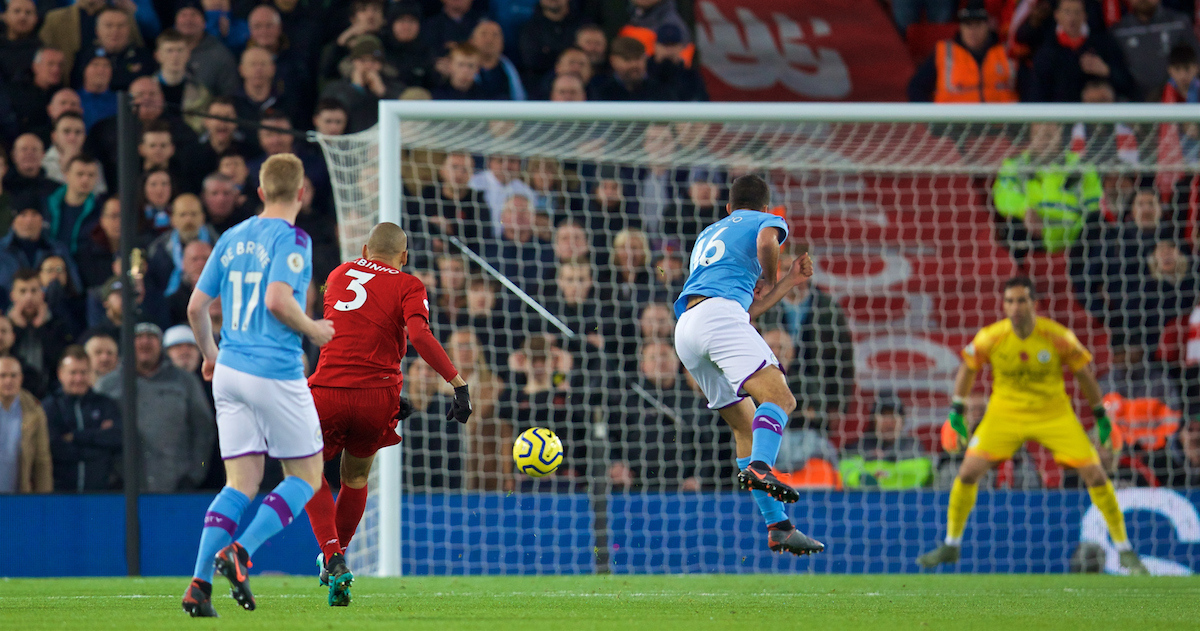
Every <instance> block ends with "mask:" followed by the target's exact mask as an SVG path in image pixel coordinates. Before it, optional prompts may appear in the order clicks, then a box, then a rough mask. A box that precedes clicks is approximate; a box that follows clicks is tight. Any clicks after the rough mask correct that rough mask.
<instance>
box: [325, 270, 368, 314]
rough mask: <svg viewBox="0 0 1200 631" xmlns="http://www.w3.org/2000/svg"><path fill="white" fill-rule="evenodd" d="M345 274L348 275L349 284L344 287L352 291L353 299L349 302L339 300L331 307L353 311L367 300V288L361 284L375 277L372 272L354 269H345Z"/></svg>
mask: <svg viewBox="0 0 1200 631" xmlns="http://www.w3.org/2000/svg"><path fill="white" fill-rule="evenodd" d="M346 275H347V276H349V277H350V284H349V285H347V286H346V289H349V290H350V291H352V292H354V300H351V301H350V302H346V301H345V300H339V301H337V302H336V303H334V305H333V308H334V309H337V310H338V311H354V310H355V309H357V308H359V307H361V306H363V303H365V302H366V301H367V289H366V288H365V287H363V285H365V284H367V281H369V280H371V279H372V278H375V275H374V274H368V273H366V272H360V271H358V270H356V269H348V270H346Z"/></svg>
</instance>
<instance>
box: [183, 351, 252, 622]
mask: <svg viewBox="0 0 1200 631" xmlns="http://www.w3.org/2000/svg"><path fill="white" fill-rule="evenodd" d="M213 397H214V399H215V401H216V408H217V435H218V440H219V444H220V445H221V454H222V457H223V458H225V459H224V466H225V487H224V488H222V489H221V492H220V493H218V494H217V496H216V497H215V498H213V501H212V503H211V504H209V506H208V510H207V511H205V513H204V527H203V529H202V530H201V532H200V545H199V548H198V550H197V551H196V565H195V568H194V569H193V571H192V582H191V584H190V585H188V589H187V591H186V592H185V593H184V597H183V608H184V610H185V611H187V612H188V613H189V614H191V615H192V616H193V617H210V616H216V615H217V614H216V611H214V610H213V607H212V602H211V598H212V580H213V558H214V557H215V556H216V555H217V553H218V552H219V551H220V550H222V549H223V548H225V547H227V546H229V544H230V543H231V542H232V541H233V535H234V533H235V532H237V527H238V523H239V522H240V521H241V520H242V514H243V513H244V512H245V510H246V507H247V506H249V504H250V498H252V497H254V495H255V494H256V493H258V485H259V482H261V481H262V474H263V458H262V454H263V452H265V451H266V443H265V441H264V438H263V435H262V433H261V432H260V431H259V427H258V425H257V422H256V420H255V418H254V414H253V411H252V410H250V409H249V408H248V407H246V406H245V404H244V403H243V402H242V401H241V400H240V399H239V396H238V392H237V389H236V377H232V378H231V375H230V374H229V371H228V369H226V368H225V367H224V366H218V367H217V371H216V374H215V375H214V378H213Z"/></svg>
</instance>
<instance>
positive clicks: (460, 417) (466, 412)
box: [446, 385, 473, 423]
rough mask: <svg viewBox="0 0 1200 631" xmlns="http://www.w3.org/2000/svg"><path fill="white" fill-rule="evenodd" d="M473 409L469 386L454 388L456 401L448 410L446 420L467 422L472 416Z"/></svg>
mask: <svg viewBox="0 0 1200 631" xmlns="http://www.w3.org/2000/svg"><path fill="white" fill-rule="evenodd" d="M472 411H473V410H472V409H471V393H470V392H468V391H467V386H465V385H462V386H458V387H457V388H455V389H454V401H453V402H452V403H451V404H450V409H449V411H447V412H446V420H447V421H449V420H450V419H454V420H456V421H458V422H459V423H466V422H467V419H468V418H471V412H472Z"/></svg>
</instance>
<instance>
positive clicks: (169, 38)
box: [154, 28, 187, 47]
mask: <svg viewBox="0 0 1200 631" xmlns="http://www.w3.org/2000/svg"><path fill="white" fill-rule="evenodd" d="M176 42H184V43H186V42H187V38H186V37H184V36H183V33H180V32H179V31H177V30H175V29H173V28H169V29H167V30H165V31H163V32H162V33H159V34H158V39H156V40H154V45H155V47H158V46H162V45H163V44H170V43H176Z"/></svg>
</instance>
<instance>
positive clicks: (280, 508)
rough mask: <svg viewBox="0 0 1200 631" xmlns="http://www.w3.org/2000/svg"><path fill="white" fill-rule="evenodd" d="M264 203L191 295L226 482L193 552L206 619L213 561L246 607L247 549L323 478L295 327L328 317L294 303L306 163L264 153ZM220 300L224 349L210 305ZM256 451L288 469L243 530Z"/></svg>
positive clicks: (259, 468) (299, 295)
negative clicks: (298, 222)
mask: <svg viewBox="0 0 1200 631" xmlns="http://www.w3.org/2000/svg"><path fill="white" fill-rule="evenodd" d="M259 182H260V183H261V185H260V186H259V189H258V195H259V197H260V198H262V200H263V203H264V206H263V212H262V214H260V215H259V216H257V217H252V218H250V219H247V220H246V221H243V222H242V223H240V224H238V225H236V226H234V227H233V228H231V229H230V230H229V231H227V232H226V233H225V234H223V235H221V238H220V239H218V240H217V244H216V246H215V247H214V248H213V252H212V255H211V256H210V257H209V259H208V263H207V264H205V266H204V271H203V272H202V273H201V274H200V279H199V281H197V282H196V289H195V290H194V291H193V292H192V298H191V301H190V302H189V303H188V320H189V321H190V322H191V324H192V330H193V331H194V332H195V334H196V342H197V344H199V345H200V350H201V352H202V353H203V354H204V366H203V371H204V378H205V379H209V380H211V381H212V382H213V399H214V400H215V402H216V407H217V434H218V436H219V438H220V444H221V458H222V460H224V461H225V478H226V483H225V488H223V489H221V492H220V494H218V495H217V497H216V499H214V500H213V502H212V504H210V505H209V507H208V512H206V513H205V515H204V529H203V530H202V531H201V534H200V550H199V552H198V553H197V556H196V568H195V571H194V573H193V577H192V582H191V584H189V585H188V589H187V591H186V592H185V593H184V595H183V609H184V611H187V612H188V613H189V614H191V615H192V616H193V617H215V616H216V615H217V613H216V611H214V610H213V606H212V577H213V569H214V567H215V568H216V570H217V571H219V572H221V574H222V575H223V576H225V578H227V579H229V583H230V585H231V589H230V595H232V596H233V598H234V599H235V600H237V602H238V604H240V605H241V606H242V607H244V608H245V609H248V610H252V609H254V607H255V603H254V595H253V594H252V593H251V592H250V583H249V574H248V568H249V567H250V556H251V555H253V554H254V552H255V551H256V550H257V549H258V547H259V546H260V545H262V544H263V542H265V541H266V540H267V539H269V538H271V537H272V536H273V535H275V534H276V533H278V532H279V531H281V530H283V528H284V526H287V525H288V524H290V523H291V522H292V520H293V519H294V518H295V517H296V516H297V515H299V514H300V511H302V510H304V505H305V504H307V503H308V500H309V499H310V498H312V496H313V489H315V488H318V487H320V486H321V479H322V469H323V462H322V454H321V452H322V449H323V447H324V442H323V441H322V439H321V424H320V421H319V419H318V418H317V409H316V406H315V405H313V398H312V393H311V392H310V391H309V389H308V383H307V382H306V381H305V380H304V363H303V359H302V354H303V351H302V349H301V343H302V342H303V337H308V338H309V339H310V340H312V342H313V343H314V344H316V345H318V346H321V345H323V344H325V343H326V342H328V341H329V340H331V339H333V325H332V324H331V323H330V322H329V321H327V320H313V319H312V318H310V317H308V315H306V314H305V313H304V309H303V308H302V307H301V306H300V305H301V304H304V300H305V295H306V293H307V291H308V285H309V282H310V281H311V280H312V241H311V239H309V237H308V235H307V234H306V233H305V232H304V231H303V230H301V229H300V228H297V227H296V226H295V223H296V215H297V214H298V213H299V212H300V207H301V205H302V199H303V196H304V166H303V165H302V164H301V163H300V159H299V158H297V157H296V156H294V155H292V154H290V153H285V154H278V155H274V156H271V157H270V158H268V159H267V161H266V162H264V163H263V166H262V170H261V171H260V172H259ZM218 297H219V298H220V299H221V314H222V324H221V347H220V350H219V351H218V349H217V344H216V342H215V341H214V338H213V330H212V321H211V320H210V319H209V315H208V308H209V305H211V304H212V302H213V301H214V300H216V299H217V298H218ZM263 454H269V455H270V456H271V457H272V458H278V459H279V460H281V461H282V462H283V472H284V473H285V474H286V476H287V477H285V478H284V480H283V482H280V483H279V486H276V487H275V488H274V489H273V490H272V491H271V493H270V494H269V495H267V497H266V498H265V499H264V500H263V503H262V506H260V507H259V509H258V512H257V513H256V514H255V516H254V519H253V520H252V521H251V522H250V525H249V526H247V527H246V530H245V532H243V533H242V536H241V537H239V538H238V539H237V541H233V535H234V533H235V532H236V531H237V527H238V522H239V521H240V520H241V518H242V513H243V512H244V511H245V510H246V507H247V505H249V504H250V498H252V497H254V495H255V494H256V493H258V485H259V483H260V482H262V475H263Z"/></svg>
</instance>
